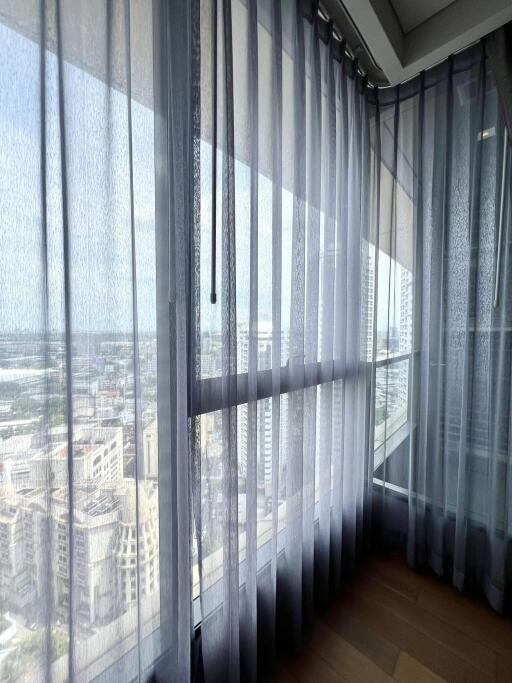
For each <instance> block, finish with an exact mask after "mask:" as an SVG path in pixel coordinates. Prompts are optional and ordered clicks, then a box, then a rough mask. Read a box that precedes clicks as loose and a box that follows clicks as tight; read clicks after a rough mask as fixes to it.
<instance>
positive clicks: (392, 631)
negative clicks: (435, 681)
mask: <svg viewBox="0 0 512 683" xmlns="http://www.w3.org/2000/svg"><path fill="white" fill-rule="evenodd" d="M345 604H346V606H347V608H350V609H353V610H354V612H355V613H356V614H357V615H358V616H359V618H360V619H364V620H365V621H366V622H367V623H368V624H369V625H370V626H371V627H372V628H374V629H381V631H382V633H385V635H386V639H387V640H389V641H390V642H391V643H393V644H394V645H396V646H397V647H398V648H399V649H400V650H404V651H405V652H407V653H408V654H409V655H411V656H412V657H414V658H415V659H417V660H418V661H420V662H421V663H422V664H423V665H424V666H426V667H427V668H429V669H431V670H432V671H433V672H434V673H436V674H437V675H438V676H441V678H445V679H446V680H449V681H453V682H454V683H466V682H467V681H478V682H479V683H491V682H492V681H494V680H495V676H494V673H485V672H483V671H481V670H479V669H476V667H474V666H472V665H471V664H470V663H469V662H467V661H466V660H464V659H462V657H460V656H459V655H457V654H455V653H454V652H453V651H451V650H449V649H448V648H446V647H445V646H444V645H443V644H442V643H440V642H438V641H436V640H434V639H433V638H431V637H430V636H428V635H426V634H425V633H423V632H422V631H420V630H419V629H418V628H416V627H415V626H414V625H412V624H410V623H408V622H407V621H405V620H404V619H402V618H401V617H399V616H397V615H396V614H393V612H391V611H390V610H388V609H387V608H385V607H383V606H382V605H380V604H378V603H376V602H375V601H372V600H371V599H366V597H365V596H364V595H362V592H361V591H358V592H357V591H355V592H352V590H350V591H349V592H348V593H347V595H346V598H345Z"/></svg>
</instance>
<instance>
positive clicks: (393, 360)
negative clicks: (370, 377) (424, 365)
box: [375, 351, 415, 368]
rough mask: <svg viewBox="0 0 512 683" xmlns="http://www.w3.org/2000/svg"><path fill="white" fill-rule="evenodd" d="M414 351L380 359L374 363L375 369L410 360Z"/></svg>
mask: <svg viewBox="0 0 512 683" xmlns="http://www.w3.org/2000/svg"><path fill="white" fill-rule="evenodd" d="M414 353H415V352H414V351H409V352H408V353H402V354H400V355H399V356H388V357H386V358H380V359H379V360H376V361H375V367H376V368H382V367H385V366H386V365H393V364H394V363H400V362H402V361H404V360H410V359H411V358H412V356H413V355H414Z"/></svg>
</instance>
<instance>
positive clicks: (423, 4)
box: [390, 0, 455, 33]
mask: <svg viewBox="0 0 512 683" xmlns="http://www.w3.org/2000/svg"><path fill="white" fill-rule="evenodd" d="M454 1H455V0H390V2H391V5H392V7H393V9H394V10H395V14H396V16H397V19H398V21H399V23H400V26H401V28H402V31H403V32H404V33H409V31H412V29H413V28H416V27H417V26H419V25H420V24H423V22H424V21H427V20H428V19H430V18H431V17H433V16H434V14H437V13H438V12H440V11H441V10H443V9H445V7H448V5H451V4H452V2H454Z"/></svg>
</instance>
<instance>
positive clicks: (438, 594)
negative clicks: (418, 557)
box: [418, 579, 512, 655]
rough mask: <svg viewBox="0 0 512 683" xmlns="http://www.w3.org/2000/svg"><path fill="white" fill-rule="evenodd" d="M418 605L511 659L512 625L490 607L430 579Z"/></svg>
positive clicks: (446, 584) (445, 583) (422, 590)
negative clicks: (509, 656)
mask: <svg viewBox="0 0 512 683" xmlns="http://www.w3.org/2000/svg"><path fill="white" fill-rule="evenodd" d="M418 604H419V605H420V606H421V607H424V608H425V609H426V610H428V611H430V612H431V613H432V614H435V615H436V616H437V617H439V618H440V619H442V620H443V621H445V622H447V623H449V624H452V625H454V626H456V627H457V628H459V629H460V630H462V631H464V633H466V634H467V635H468V636H470V637H471V638H473V639H474V640H477V641H479V642H480V643H482V644H484V645H485V646H487V647H489V648H491V649H493V650H495V651H496V652H501V653H503V654H504V655H510V653H511V652H512V623H511V622H510V620H508V619H506V618H505V617H502V616H501V615H499V614H497V613H496V612H494V611H493V610H492V609H491V608H490V607H489V606H488V605H486V604H484V603H481V602H479V601H477V600H474V599H472V598H469V597H467V596H466V595H463V594H461V593H459V592H458V591H457V589H456V588H454V587H453V586H451V585H450V584H448V583H447V582H444V581H442V580H441V579H438V580H436V579H427V580H426V581H425V582H424V584H423V586H422V587H421V590H420V593H419V596H418Z"/></svg>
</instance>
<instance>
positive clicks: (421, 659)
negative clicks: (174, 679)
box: [274, 555, 512, 683]
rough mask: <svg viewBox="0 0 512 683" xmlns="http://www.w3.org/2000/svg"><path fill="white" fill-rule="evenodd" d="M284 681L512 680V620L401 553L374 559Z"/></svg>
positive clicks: (289, 663)
mask: <svg viewBox="0 0 512 683" xmlns="http://www.w3.org/2000/svg"><path fill="white" fill-rule="evenodd" d="M274 680H276V681H278V682H279V683H293V682H294V681H305V682H309V681H311V682H312V683H334V682H336V681H338V682H340V681H342V682H345V683H384V682H386V681H387V682H388V683H395V682H397V681H398V683H430V682H432V683H433V682H434V681H437V682H439V681H454V682H456V683H463V682H468V681H470V682H471V683H473V682H475V683H488V682H491V681H498V682H499V683H505V682H506V683H512V621H510V620H508V619H505V618H504V617H501V616H499V615H497V614H495V613H494V612H493V611H492V610H491V609H490V608H489V607H488V606H487V605H486V604H485V603H484V602H478V601H477V600H475V599H472V598H469V597H467V596H464V595H461V594H460V593H459V592H458V591H457V590H456V589H455V588H453V587H451V586H450V584H449V583H446V582H444V581H442V580H441V579H438V578H437V577H435V576H434V575H430V574H417V573H416V572H413V571H412V570H410V569H409V568H408V567H407V566H406V565H405V563H404V562H403V561H402V560H401V559H400V558H399V557H398V556H396V555H384V556H379V557H375V558H370V559H369V560H368V561H367V562H365V564H364V566H363V569H362V571H361V573H360V574H359V576H358V578H356V579H355V580H354V581H353V582H351V583H350V585H349V586H347V587H346V588H345V589H344V591H343V593H342V594H341V596H340V598H339V600H337V601H336V602H335V604H333V605H331V606H330V607H329V609H328V611H326V612H325V613H322V614H320V615H318V616H317V618H316V621H315V626H314V628H313V631H312V633H311V635H310V636H309V638H308V639H307V640H306V642H305V645H304V649H303V651H302V652H301V654H300V655H299V656H297V657H294V658H290V659H288V660H286V661H284V662H283V664H282V667H281V669H280V671H279V674H278V675H277V677H276V678H275V679H274Z"/></svg>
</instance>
